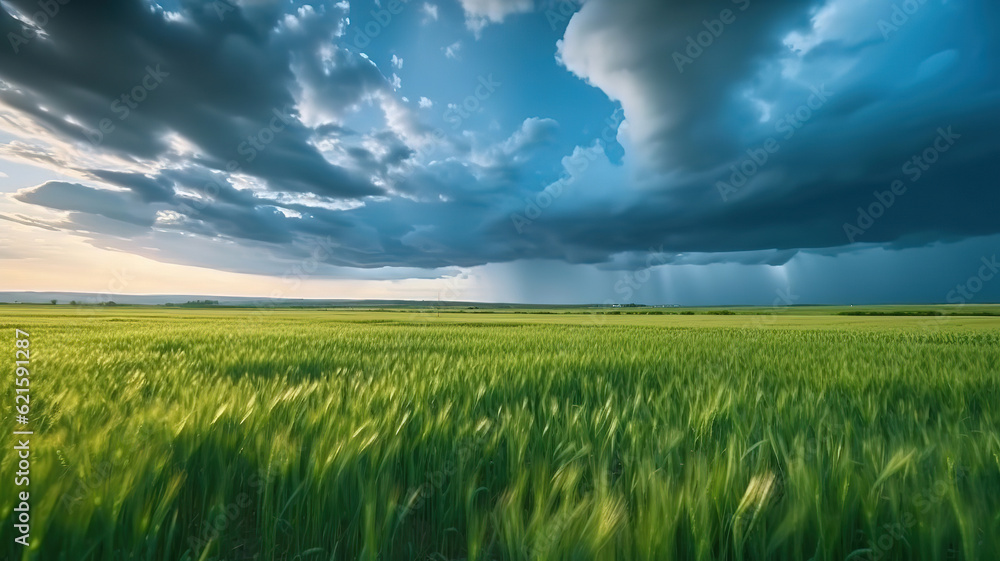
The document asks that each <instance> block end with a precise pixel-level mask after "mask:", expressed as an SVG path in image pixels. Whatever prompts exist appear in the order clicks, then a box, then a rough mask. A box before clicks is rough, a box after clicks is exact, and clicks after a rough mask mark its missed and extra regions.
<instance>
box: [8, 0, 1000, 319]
mask: <svg viewBox="0 0 1000 561" xmlns="http://www.w3.org/2000/svg"><path fill="white" fill-rule="evenodd" d="M0 36H2V37H0V42H2V43H3V44H0V270H2V271H3V275H0V290H9V291H80V292H98V293H118V294H198V295H232V296H262V297H272V298H366V299H370V298H381V299H413V300H447V301H456V300H461V301H487V302H523V303H548V304H584V303H602V304H628V303H642V304H679V305H734V304H753V305H787V304H877V303H930V302H948V303H952V304H964V303H969V304H973V303H985V302H998V301H1000V265H998V263H997V253H998V251H997V250H998V249H1000V248H998V245H1000V243H998V242H1000V216H998V210H1000V204H998V203H1000V191H998V188H997V187H998V180H997V177H998V173H997V171H998V169H997V168H998V165H1000V158H998V155H1000V136H998V134H997V131H1000V4H998V3H996V2H993V1H991V0H966V1H958V0H950V1H943V0H902V1H899V0H896V1H887V0H796V1H788V0H768V1H767V2H764V1H763V0H715V1H709V2H679V1H673V0H584V1H581V0H560V1H553V0H433V1H426V2H425V1H421V0H409V1H404V0H381V1H357V2H354V1H351V2H348V1H339V2H330V1H294V0H282V1H273V0H211V1H199V0H179V1H178V0H162V1H160V2H154V1H152V0H103V1H96V0H95V1H89V0H0ZM994 277H996V279H995V280H994Z"/></svg>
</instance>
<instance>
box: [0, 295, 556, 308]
mask: <svg viewBox="0 0 1000 561" xmlns="http://www.w3.org/2000/svg"><path fill="white" fill-rule="evenodd" d="M52 300H55V301H56V302H57V303H58V304H60V305H62V304H69V303H70V302H76V303H78V304H84V305H102V304H107V303H108V302H114V303H115V304H124V305H145V306H162V305H165V304H175V305H184V304H189V303H204V302H207V301H210V302H214V303H216V305H218V306H273V307H282V308H284V307H298V306H308V307H329V308H334V307H345V308H362V307H363V308H400V307H428V306H475V307H478V308H531V307H537V306H531V305H528V304H491V303H482V302H444V301H438V300H346V299H307V298H276V299H272V298H259V297H242V296H214V295H203V294H100V293H96V292H0V304H14V303H21V304H48V303H50V302H51V301H52ZM552 307H561V306H552Z"/></svg>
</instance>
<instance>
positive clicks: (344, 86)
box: [0, 0, 385, 198]
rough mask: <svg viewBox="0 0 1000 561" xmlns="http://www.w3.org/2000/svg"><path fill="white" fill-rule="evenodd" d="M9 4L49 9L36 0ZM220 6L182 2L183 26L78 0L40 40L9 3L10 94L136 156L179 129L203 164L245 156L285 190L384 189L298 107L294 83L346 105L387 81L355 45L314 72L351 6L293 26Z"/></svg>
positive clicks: (155, 12) (16, 103) (4, 22)
mask: <svg viewBox="0 0 1000 561" xmlns="http://www.w3.org/2000/svg"><path fill="white" fill-rule="evenodd" d="M7 5H8V6H11V7H13V9H14V10H15V13H17V12H20V13H21V14H34V13H36V12H38V10H39V6H38V4H37V2H35V1H33V0H14V1H12V2H9V3H8V4H7ZM217 5H218V3H213V2H207V3H195V2H186V3H185V10H184V11H183V14H182V15H183V16H184V19H183V20H182V21H179V20H176V19H173V18H172V17H170V16H169V15H168V14H166V13H165V12H163V10H160V9H151V8H150V6H149V5H147V4H146V3H145V2H140V1H134V0H132V1H130V0H115V1H88V0H74V1H73V2H69V3H67V4H65V5H62V4H60V5H59V12H58V13H57V14H56V15H54V16H52V17H50V18H47V20H48V21H47V22H45V25H44V26H43V29H44V34H45V36H44V37H41V36H33V35H32V34H30V33H25V31H24V30H23V28H24V25H23V24H22V22H21V21H19V20H17V19H15V18H14V17H13V16H12V15H11V13H8V12H7V11H6V10H2V9H0V30H2V32H3V36H4V37H5V38H8V39H7V40H8V41H9V42H11V44H10V45H4V48H3V49H0V79H2V80H3V81H4V82H6V83H7V84H8V87H7V88H4V89H0V99H2V101H3V102H4V103H6V104H8V105H10V106H11V107H13V108H15V109H18V110H20V111H21V112H23V113H25V114H28V115H30V116H31V117H32V118H33V119H34V120H35V121H37V122H38V123H41V124H43V125H44V126H46V127H47V128H49V129H50V130H52V131H54V132H56V133H58V134H60V135H62V136H64V137H66V138H68V139H71V140H74V141H76V142H79V143H81V144H83V145H87V144H88V143H89V144H91V145H94V146H96V147H98V148H100V149H103V150H107V151H110V152H114V153H118V154H121V155H123V156H125V157H129V158H133V157H138V158H144V159H156V158H158V157H160V156H162V155H164V154H165V153H166V152H167V151H168V149H169V139H170V135H171V134H174V135H178V136H180V137H182V138H184V139H185V140H187V141H188V142H190V143H192V144H193V145H195V146H196V147H197V148H198V149H199V150H200V151H201V152H202V153H203V156H202V157H201V158H200V159H199V162H200V163H201V164H203V165H205V166H208V167H212V168H215V169H218V170H224V171H235V170H234V164H235V168H236V169H238V170H241V171H243V172H245V173H249V174H252V175H256V176H258V177H260V178H262V179H265V180H266V181H268V183H269V184H270V185H273V186H275V187H276V188H280V189H282V190H289V191H300V192H315V193H321V194H323V195H326V196H330V197H347V198H353V197H360V196H365V195H372V194H377V193H379V192H380V190H379V189H377V188H376V187H374V186H373V185H371V184H370V182H368V180H367V179H364V178H361V177H357V176H355V175H353V174H350V173H348V172H347V171H346V170H344V169H342V168H340V167H338V166H335V165H332V164H330V163H329V162H328V161H327V160H326V159H324V158H323V156H322V155H321V154H320V153H319V152H318V151H317V150H316V149H315V148H314V147H313V146H312V145H311V144H309V142H308V139H309V137H310V135H311V134H312V131H311V130H309V129H308V128H307V127H305V126H303V125H302V123H301V122H300V120H299V115H298V114H297V113H296V112H295V110H294V107H295V99H294V97H293V95H292V93H291V91H292V89H291V88H293V87H296V84H298V83H301V84H303V87H307V88H320V89H319V94H320V97H322V99H321V100H320V101H319V102H320V103H326V104H330V105H331V106H335V107H338V108H339V107H342V106H343V105H346V104H351V103H357V102H358V101H359V100H360V98H361V97H362V96H363V95H365V94H366V93H367V92H370V91H377V90H379V89H381V88H383V87H385V85H384V80H383V79H382V78H381V75H380V74H379V73H378V70H377V69H375V67H374V65H372V64H371V63H370V62H369V61H367V60H366V59H364V58H361V57H358V56H356V55H354V54H352V53H349V52H346V51H337V53H336V60H335V61H334V66H333V67H332V70H333V75H332V76H323V74H322V69H321V68H319V67H318V65H321V64H323V63H322V62H318V61H317V59H318V58H319V55H318V54H317V53H316V52H315V51H313V50H310V49H311V48H312V47H313V46H314V45H315V44H316V43H317V42H320V41H323V40H327V41H329V40H331V39H333V38H334V37H335V35H336V33H338V32H339V26H340V25H341V23H340V22H341V21H342V20H343V18H344V17H345V16H346V14H345V13H344V10H343V8H341V7H338V5H333V4H330V5H328V6H325V7H323V8H321V9H320V10H321V13H315V12H309V13H305V14H304V15H303V17H302V18H300V19H299V20H298V24H297V25H298V27H296V28H295V29H282V30H275V29H274V28H273V26H272V27H267V26H265V25H263V24H262V21H263V22H266V21H270V20H269V19H268V18H264V19H263V20H260V19H258V20H257V21H250V20H248V19H247V17H248V16H247V15H246V14H245V13H244V12H243V11H242V10H241V9H239V8H237V9H234V10H233V11H232V12H231V13H226V14H224V17H220V15H219V14H218V13H216V11H215V6H217ZM224 5H225V4H224ZM256 17H258V18H262V17H264V16H261V15H260V14H258V15H257V16H256ZM270 19H274V18H270ZM316 21H319V22H322V24H323V25H325V26H326V27H320V26H319V25H317V24H315V23H314V22H316ZM271 23H272V24H273V23H274V21H271ZM11 34H14V35H11ZM15 36H16V37H25V38H26V40H24V41H22V40H19V39H10V37H15ZM327 68H328V69H330V67H329V66H328V67H327ZM296 72H299V73H303V74H304V75H305V76H304V78H303V80H302V81H301V82H296V80H295V74H296ZM333 94H335V97H334V98H333V99H326V97H327V96H331V95H333ZM230 162H233V163H232V164H231V163H230Z"/></svg>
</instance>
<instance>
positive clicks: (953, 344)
mask: <svg viewBox="0 0 1000 561" xmlns="http://www.w3.org/2000/svg"><path fill="white" fill-rule="evenodd" d="M37 310H38V309H37V308H27V307H26V308H14V307H10V308H6V309H0V329H2V330H3V332H11V333H12V332H13V328H14V327H18V328H21V329H27V330H29V331H31V333H32V339H31V340H32V343H31V344H32V349H33V350H32V352H33V353H34V354H33V363H34V371H33V374H32V396H33V403H32V405H33V407H32V411H33V423H34V429H35V430H36V435H35V437H34V438H33V440H32V446H33V464H32V476H31V492H32V519H33V525H32V536H31V537H32V540H31V541H32V544H33V545H32V547H31V549H30V550H28V551H24V550H23V548H20V547H19V546H12V545H10V544H12V542H13V536H14V531H13V527H12V521H11V520H12V512H11V509H12V508H13V506H14V503H13V499H14V491H13V486H12V485H11V480H12V477H8V475H10V474H12V473H13V471H15V469H14V457H13V455H11V454H4V455H3V461H2V464H0V469H2V472H3V473H4V474H5V475H4V477H3V479H2V481H3V483H2V489H3V492H2V493H0V518H3V519H4V524H3V527H2V529H0V537H2V539H3V545H2V546H0V556H2V555H3V553H7V554H9V555H10V558H11V559H32V560H46V561H48V560H66V561H71V560H72V561H76V560H81V559H86V560H89V559H94V560H117V559H129V560H131V559H137V560H138V559H144V560H160V559H169V560H175V559H176V560H179V559H191V560H196V559H200V560H208V559H220V560H221V559H225V560H249V559H261V560H264V559H300V560H326V559H362V560H376V559H382V560H388V559H428V558H430V559H463V558H468V559H519V560H527V559H539V560H542V559H623V560H631V559H636V560H643V559H649V560H654V559H656V560H664V559H665V560H670V559H696V560H713V559H732V560H762V559H787V560H805V559H816V560H820V559H829V560H834V559H835V560H838V561H839V560H843V559H846V558H851V559H854V560H859V559H869V558H871V559H875V558H878V559H929V560H941V561H944V560H952V559H970V560H971V559H1000V390H998V388H1000V382H998V378H997V376H998V365H1000V329H998V328H997V327H998V326H997V325H996V321H995V320H993V319H991V318H976V320H975V321H972V320H964V319H959V318H948V319H947V320H946V321H941V322H938V323H932V324H931V325H932V326H933V329H922V326H926V325H928V322H934V321H935V320H933V319H930V318H885V317H876V318H858V317H839V318H830V321H829V323H828V324H823V323H821V322H820V321H819V320H817V319H816V318H811V319H810V318H805V319H796V318H783V319H782V320H781V321H780V322H775V323H773V324H772V323H769V322H762V321H749V320H746V319H739V318H736V319H732V318H730V319H727V318H725V317H714V318H711V319H710V320H705V319H703V318H702V317H696V318H685V317H683V316H679V317H666V318H645V317H639V318H621V317H612V318H607V321H597V322H594V321H589V319H588V318H582V319H580V318H570V319H569V320H564V321H563V322H562V323H560V322H557V321H550V320H549V319H548V318H549V316H539V318H540V319H539V322H537V323H536V322H534V321H529V319H530V318H525V317H521V318H520V319H517V318H512V317H507V316H504V315H500V316H498V317H497V318H495V319H493V320H492V321H490V318H489V316H487V315H482V316H478V315H476V316H472V319H471V320H470V321H464V319H465V318H462V317H458V318H455V317H447V316H448V315H449V314H447V313H446V314H442V315H444V316H446V317H444V318H438V317H437V316H436V315H434V314H415V313H412V312H370V313H357V314H353V315H352V314H351V313H347V312H331V313H326V312H315V311H301V312H266V313H263V314H260V313H254V312H250V311H239V310H231V311H227V310H211V311H197V310H195V311H192V310H185V311H179V310H178V311H163V310H152V311H150V310H143V309H131V310H117V311H107V310H99V311H85V312H84V313H81V314H77V313H75V312H73V311H65V310H63V311H58V310H55V311H53V310H49V309H46V310H44V313H40V312H38V311H37ZM452 315H454V316H459V314H452ZM470 316H471V315H470ZM480 318H486V319H480ZM820 319H822V318H820ZM656 321H659V322H661V323H659V324H656V323H647V322H656ZM721 321H730V322H734V323H716V322H721ZM685 322H687V323H685ZM845 322H851V323H845ZM858 323H863V324H864V325H863V327H862V328H857V329H856V328H854V327H852V326H853V325H856V324H858ZM691 326H697V327H691ZM11 337H12V336H11ZM11 360H13V359H11ZM8 408H9V404H8ZM6 412H7V413H8V415H7V416H6V417H5V418H10V414H9V413H10V411H6ZM871 548H874V549H876V551H873V552H868V551H866V550H868V549H871Z"/></svg>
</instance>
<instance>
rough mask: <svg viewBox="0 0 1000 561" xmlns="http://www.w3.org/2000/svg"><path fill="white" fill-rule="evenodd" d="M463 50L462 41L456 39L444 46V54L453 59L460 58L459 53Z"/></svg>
mask: <svg viewBox="0 0 1000 561" xmlns="http://www.w3.org/2000/svg"><path fill="white" fill-rule="evenodd" d="M461 50H462V42H461V41H455V42H454V43H452V44H450V45H448V46H447V47H445V48H444V56H445V57H446V58H450V59H453V60H458V53H459V52H460V51H461Z"/></svg>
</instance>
